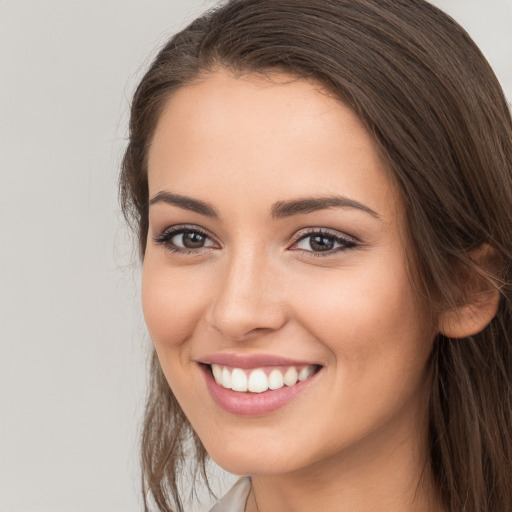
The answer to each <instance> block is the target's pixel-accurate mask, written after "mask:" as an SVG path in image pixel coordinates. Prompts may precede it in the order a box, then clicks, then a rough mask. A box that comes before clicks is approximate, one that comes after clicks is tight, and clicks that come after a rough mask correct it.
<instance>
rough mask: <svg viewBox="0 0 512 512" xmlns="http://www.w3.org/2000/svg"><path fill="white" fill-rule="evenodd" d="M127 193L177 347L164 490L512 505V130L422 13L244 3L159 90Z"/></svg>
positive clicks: (160, 424)
mask: <svg viewBox="0 0 512 512" xmlns="http://www.w3.org/2000/svg"><path fill="white" fill-rule="evenodd" d="M121 196H122V202H123V207H124V211H125V213H126V216H127V218H128V219H129V220H130V221H131V222H132V223H133V226H134V227H135V229H136V231H137V234H138V237H139V241H140V250H141V256H142V259H143V290H142V294H143V308H144V314H145V318H146V323H147V325H148V329H149V332H150V334H151V337H152V339H153V341H154V345H155V351H154V354H153V360H152V370H151V371H152V374H151V375H152V384H151V390H150V393H149V397H148V402H147V409H146V418H145V424H144V431H143V438H142V462H143V475H144V499H145V504H146V509H149V506H150V503H151V502H153V503H154V504H155V505H156V508H157V509H158V510H161V511H170V510H182V505H181V500H180V497H179V490H178V484H177V478H178V476H179V474H180V471H182V468H183V464H184V461H185V452H186V447H187V440H188V439H190V438H191V439H192V440H193V442H194V446H195V453H194V458H195V460H196V461H197V462H198V463H199V466H200V467H202V468H203V474H204V463H205V460H206V459H207V457H211V458H212V459H213V460H215V461H216V462H217V463H218V464H219V465H220V466H222V467H224V468H225V469H227V470H228V471H231V472H233V473H235V474H238V475H241V476H245V477H247V476H248V477H250V479H249V478H243V479H241V480H240V481H239V483H238V484H237V486H235V488H234V489H233V491H232V492H231V494H229V495H228V496H227V497H225V498H224V499H223V500H221V502H220V503H219V504H218V505H217V508H214V510H215V511H227V510H229V511H242V510H245V511H246V512H254V511H259V512H265V511H276V510H283V511H284V510H287V511H294V512H299V511H303V510H308V511H309V510H324V511H331V510H332V511H369V510H393V511H394V512H398V511H444V512H455V511H457V512H460V511H462V510H464V511H466V512H469V511H471V512H476V511H493V512H508V511H509V510H510V503H511V502H512V463H511V461H512V441H511V433H512V398H511V397H512V387H511V380H512V379H511V377H512V368H511V366H512V350H511V348H512V339H511V331H512V323H511V322H512V320H511V287H510V284H511V282H512V278H511V269H512V265H511V262H512V208H511V204H512V125H511V119H510V113H509V111H508V108H507V104H506V101H505V99H504V97H503V93H502V91H501V89H500V87H499V85H498V82H497V80H496V78H495V76H494V75H493V73H492V71H491V69H490V67H489V65H488V64H487V63H486V61H485V59H484V58H483V57H482V55H481V53H480V52H479V50H478V49H477V48H476V47H475V45H474V43H473V42H472V41H471V40H470V38H469V37H468V36H467V34H466V33H465V32H464V31H463V30H462V29H461V28H460V27H459V26H458V25H456V24H455V23H454V22H453V20H451V19H450V18H449V17H447V16H446V15H444V14H443V13H441V12H440V11H439V10H437V9H436V8H434V7H432V6H431V5H429V4H427V3H426V2H424V1H423V0H394V1H391V0H390V1H382V0H356V1H354V0H350V1H348V0H320V1H317V2H306V1H303V0H280V1H279V2H275V1H273V0H234V1H230V2H228V3H226V4H225V5H223V6H221V7H219V8H218V9H217V10H214V11H211V12H209V13H206V14H205V15H203V16H202V17H200V18H198V19H197V20H196V21H194V22H193V23H192V24H191V25H190V26H189V27H187V28H186V29H185V30H183V31H182V32H180V33H179V34H177V35H176V36H174V37H173V38H172V39H171V40H170V41H169V42H168V44H167V45H166V46H165V47H164V48H163V49H162V50H161V52H160V53H159V55H158V56H157V58H156V59H155V61H154V62H153V64H152V66H151V67H150V69H149V70H148V72H147V73H146V75H145V76H144V78H143V79H142V82H141V84H140V85H139V87H138V89H137V91H136V94H135V97H134V101H133V105H132V111H131V121H130V141H129V145H128V148H127V150H126V154H125V158H124V161H123V169H122V175H121Z"/></svg>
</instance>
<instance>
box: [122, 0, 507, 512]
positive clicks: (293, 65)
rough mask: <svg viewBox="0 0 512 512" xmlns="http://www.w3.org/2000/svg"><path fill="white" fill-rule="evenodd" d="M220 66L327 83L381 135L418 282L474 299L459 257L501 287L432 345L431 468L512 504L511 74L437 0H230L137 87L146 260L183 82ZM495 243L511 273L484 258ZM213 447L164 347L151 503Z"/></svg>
mask: <svg viewBox="0 0 512 512" xmlns="http://www.w3.org/2000/svg"><path fill="white" fill-rule="evenodd" d="M219 67H222V68H224V69H227V70H229V71H230V72H232V73H234V74H243V73H263V74H264V73H267V72H271V71H285V72H287V73H292V74H294V75H296V76H298V77H304V78H308V79H312V80H315V81H317V82H318V83H319V84H321V85H323V86H324V88H326V89H327V90H328V91H330V93H331V94H333V95H334V96H335V97H337V98H339V100H340V101H342V102H344V103H345V104H347V105H349V106H350V107H351V108H352V109H353V110H354V111H355V112H356V113H357V114H358V116H359V117H360V119H361V120H362V121H363V122H364V123H365V125H366V127H367V129H368V131H369V133H370V134H372V135H373V137H374V139H375V141H376V144H377V146H378V147H379V149H380V151H381V153H382V157H383V159H384V161H386V162H387V164H388V167H389V168H390V169H391V172H392V173H393V176H394V179H395V180H396V182H397V183H398V185H399V188H400V190H401V194H402V197H403V201H404V204H405V207H406V212H407V222H408V237H409V239H410V246H411V251H412V253H413V255H414V256H413V258H414V265H415V268H417V271H418V274H419V279H420V282H419V283H418V285H419V286H418V289H421V290H424V293H425V295H426V298H427V299H428V300H429V301H430V303H431V304H432V310H433V312H434V313H435V312H438V311H439V310H440V309H448V308H453V307H455V306H456V305H457V304H460V300H461V296H464V295H465V294H464V290H463V285H462V284H461V282H460V275H461V272H460V268H462V267H464V268H467V269H468V271H473V272H475V271H476V272H479V273H480V274H481V275H484V276H487V277H488V279H489V282H491V283H492V285H493V286H495V287H496V283H497V277H499V280H500V281H499V289H500V293H501V299H500V304H499V309H498V313H497V315H496V316H495V318H494V319H493V320H492V321H491V323H490V325H489V326H488V327H487V328H486V329H484V330H483V331H482V332H480V333H479V334H477V335H475V336H471V337H468V338H464V339H447V338H445V337H443V336H442V335H439V336H438V337H437V339H436V341H435V344H434V349H433V353H432V357H431V380H432V383H431V393H430V433H429V434H430V449H431V457H430V462H431V467H432V472H433V474H434V477H435V479H436V483H437V486H438V489H439V491H440V494H441V496H442V499H443V503H444V506H445V508H446V510H447V511H449V512H455V511H457V512H460V511H462V510H464V511H465V512H477V511H478V512H483V511H489V512H490V511H492V512H509V511H510V506H511V503H512V314H511V313H512V300H511V299H512V287H511V283H512V275H511V273H512V264H511V263H512V123H511V117H510V112H509V110H508V106H507V103H506V101H505V98H504V95H503V92H502V90H501V89H500V86H499V83H498V81H497V79H496V77H495V75H494V73H493V72H492V70H491V68H490V67H489V65H488V63H487V62H486V60H485V58H484V57H483V56H482V54H481V53H480V51H479V50H478V48H477V47H476V46H475V44H474V43H473V41H472V40H471V39H470V37H469V36H468V35H467V34H466V33H465V32H464V30H463V29H462V28H461V27H460V26H459V25H457V24H456V23H455V22H454V21H453V20H452V19H451V18H450V17H448V16H447V15H445V14H443V13H442V12H441V11H439V10H438V9H436V8H435V7H433V6H432V5H430V4H428V3H427V2H425V1H423V0H316V1H315V2H311V1H306V0H279V1H275V0H231V1H229V2H227V3H225V4H223V5H221V6H220V7H218V8H217V9H214V10H212V11H209V12H207V13H206V14H204V15H203V16H201V17H200V18H198V19H196V20H195V21H194V22H193V23H191V24H190V25H189V26H188V27H187V28H185V29H184V30H183V31H181V32H180V33H178V34H177V35H175V36H174V37H173V38H172V39H171V40H170V41H169V42H168V43H167V44H166V45H165V46H164V47H163V48H162V49H161V51H160V53H159V54H158V55H157V57H156V59H155V60H154V62H153V63H152V65H151V67H150V68H149V70H148V71H147V73H146V75H145V76H144V78H143V79H142V81H141V83H140V85H139V87H138V89H137V91H136V93H135V96H134V99H133V104H132V108H131V119H130V140H129V144H128V147H127V149H126V153H125V156H124V160H123V164H122V173H121V178H120V191H121V201H122V207H123V211H124V213H125V216H126V218H127V219H128V221H129V222H131V224H132V226H133V227H134V228H135V230H136V232H137V234H138V237H139V242H140V252H141V256H142V257H143V256H144V251H145V244H146V237H147V231H148V199H149V198H148V183H147V172H146V161H147V153H148V149H149V147H150V143H151V139H152V135H153V132H154V130H155V126H156V123H157V121H158V118H159V115H160V113H161V112H162V109H163V107H164V105H165V103H166V101H167V100H168V98H169V97H170V96H171V95H172V94H173V92H174V91H176V90H177V89H178V88H180V87H183V86H185V85H187V84H189V83H191V82H192V81H194V80H196V79H197V78H199V77H201V76H203V75H207V74H208V72H210V71H212V70H213V69H215V68H219ZM482 244H489V245H490V246H491V247H492V248H493V250H494V252H495V254H496V258H497V261H499V262H501V269H500V272H499V276H498V275H497V274H495V275H494V276H489V274H488V272H486V271H485V269H479V268H478V266H477V265H476V263H475V262H474V261H473V260H472V259H471V257H470V253H471V251H472V250H474V249H475V248H478V247H480V246H482ZM189 438H192V439H193V440H194V442H195V458H196V460H197V461H198V462H199V463H200V464H199V467H200V468H202V469H203V474H204V463H205V460H206V457H207V455H206V453H205V450H204V448H203V447H202V445H201V443H200V441H199V439H197V436H196V435H195V434H194V433H193V432H192V430H191V427H190V425H189V423H188V421H187V419H186V418H185V416H184V414H183V412H182V411H181V409H180V407H179V405H178V403H177V402H176V400H175V398H174V396H173V394H172V392H171V390H170V389H169V386H168V384H167V382H166V380H165V377H164V376H163V373H162V370H161V368H160V365H159V363H158V360H157V357H156V355H155V353H153V360H152V367H151V386H150V391H149V396H148V400H147V406H146V415H145V422H144V429H143V435H142V468H143V487H144V502H145V506H146V510H148V506H149V505H148V504H149V501H150V500H152V501H153V502H154V503H155V504H156V505H157V507H158V509H159V510H161V511H165V512H169V511H171V510H173V507H175V508H176V509H177V510H178V511H182V510H183V507H182V504H181V501H180V497H179V492H178V485H177V475H179V472H180V471H181V468H182V467H183V463H184V460H185V455H184V443H185V442H186V440H187V439H189Z"/></svg>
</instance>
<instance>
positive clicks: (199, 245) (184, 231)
mask: <svg viewBox="0 0 512 512" xmlns="http://www.w3.org/2000/svg"><path fill="white" fill-rule="evenodd" d="M154 240H155V242H156V243H157V244H162V245H164V246H165V248H166V249H168V250H169V251H171V252H174V253H183V254H190V253H194V252H200V251H201V249H204V248H208V247H215V246H216V244H215V243H214V242H213V240H212V239H211V238H210V237H209V236H208V234H207V233H205V232H204V231H202V230H201V229H198V228H193V227H184V226H175V227H172V228H169V229H167V230H166V231H164V232H163V233H162V234H160V235H158V236H156V237H155V238H154Z"/></svg>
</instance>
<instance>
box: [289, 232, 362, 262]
mask: <svg viewBox="0 0 512 512" xmlns="http://www.w3.org/2000/svg"><path fill="white" fill-rule="evenodd" d="M357 245H358V243H357V242H356V240H354V239H353V238H351V237H347V236H342V235H340V234H334V233H332V232H330V231H325V230H323V229H313V230H311V231H309V232H307V233H305V234H302V235H301V236H300V237H299V238H298V240H297V241H296V242H295V243H294V244H293V246H292V247H291V249H292V250H301V251H306V252H311V253H316V254H315V256H320V255H322V256H324V255H325V256H328V255H331V254H333V253H336V252H340V251H344V250H348V249H353V248H354V247H357Z"/></svg>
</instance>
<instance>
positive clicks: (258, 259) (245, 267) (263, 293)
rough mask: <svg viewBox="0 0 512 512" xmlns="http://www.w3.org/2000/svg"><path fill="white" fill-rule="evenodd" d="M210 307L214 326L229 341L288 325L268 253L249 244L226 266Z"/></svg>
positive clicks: (230, 258) (232, 256) (240, 248)
mask: <svg viewBox="0 0 512 512" xmlns="http://www.w3.org/2000/svg"><path fill="white" fill-rule="evenodd" d="M224 265H225V267H224V272H221V276H220V278H219V282H218V284H217V293H216V296H215V298H214V300H213V303H212V307H211V323H212V325H213V327H214V328H215V329H217V330H218V331H220V332H221V333H222V334H223V335H224V336H226V337H227V338H230V339H238V340H242V339H245V338H247V337H248V336H250V335H253V334H256V333H259V334H262V333H263V332H264V331H271V330H275V329H278V328H279V327H281V326H282V325H283V324H284V322H285V321H286V317H285V312H284V307H283V306H284V305H283V303H282V301H281V298H280V297H279V292H278V288H277V287H276V284H277V283H275V278H276V272H274V268H273V262H272V261H271V260H270V258H269V257H268V254H267V252H266V250H265V249H262V248H258V247H255V246H254V244H251V243H250V242H248V243H247V244H245V245H244V246H241V247H238V248H236V249H234V250H233V252H232V254H231V255H230V256H229V257H227V258H226V261H225V262H224Z"/></svg>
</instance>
